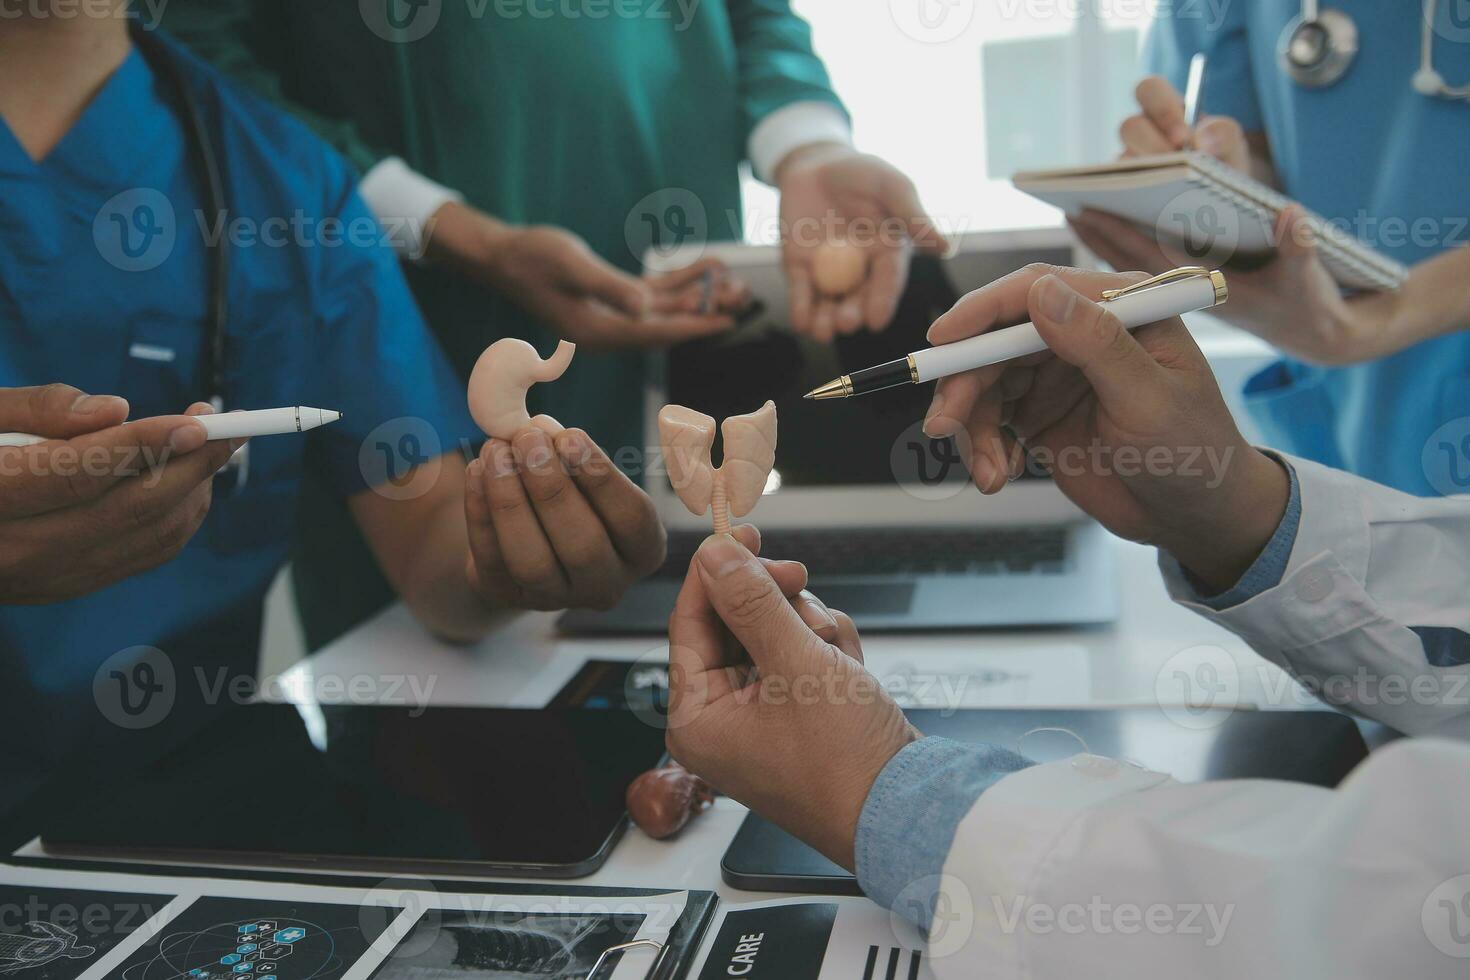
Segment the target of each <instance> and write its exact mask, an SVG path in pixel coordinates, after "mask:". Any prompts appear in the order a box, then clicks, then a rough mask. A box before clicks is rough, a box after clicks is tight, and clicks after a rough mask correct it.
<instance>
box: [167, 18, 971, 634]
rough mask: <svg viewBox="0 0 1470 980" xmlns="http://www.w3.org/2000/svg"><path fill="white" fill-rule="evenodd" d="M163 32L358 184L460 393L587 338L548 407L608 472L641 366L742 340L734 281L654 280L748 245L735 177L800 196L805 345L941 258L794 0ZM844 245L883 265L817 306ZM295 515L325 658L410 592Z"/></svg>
mask: <svg viewBox="0 0 1470 980" xmlns="http://www.w3.org/2000/svg"><path fill="white" fill-rule="evenodd" d="M163 26H164V27H165V28H166V29H167V30H169V31H170V32H172V33H173V34H174V35H175V36H177V37H178V38H179V39H180V40H182V41H184V42H185V43H186V44H188V45H189V46H191V47H192V48H194V50H196V51H197V52H199V53H200V54H202V55H203V56H204V57H205V58H207V59H208V60H210V61H212V62H213V63H214V64H215V65H216V66H218V67H220V68H222V69H223V70H225V71H226V72H227V73H229V74H231V75H233V76H235V77H236V78H237V79H238V80H241V81H243V82H245V83H247V84H248V85H250V86H251V87H253V88H255V89H256V90H257V91H258V92H260V93H262V94H263V95H265V96H266V97H268V98H270V99H272V100H274V101H276V102H277V103H278V104H280V105H282V106H284V107H285V108H287V109H288V110H289V111H291V112H293V113H294V114H296V115H297V116H299V117H300V118H302V119H303V120H304V121H306V122H307V123H308V124H310V125H311V126H312V127H313V128H314V129H316V130H317V131H318V133H320V134H321V135H323V136H325V137H326V138H327V139H328V140H329V141H331V142H332V143H333V144H335V145H336V146H337V147H338V148H339V149H340V150H341V151H342V152H343V153H344V154H345V155H346V156H347V157H348V158H349V159H350V160H351V161H352V162H354V163H355V164H356V165H357V166H358V168H359V169H360V170H361V171H362V173H363V181H362V186H361V192H362V194H363V197H364V198H365V199H366V200H367V202H368V204H369V206H370V207H371V208H372V210H373V211H374V212H375V213H376V214H377V215H378V217H379V220H380V221H381V222H382V224H383V227H384V230H385V234H387V235H388V236H389V237H390V239H391V240H392V241H393V242H394V244H395V246H397V247H398V248H399V249H400V252H401V254H402V255H403V256H404V258H405V259H407V260H409V262H410V264H409V275H410V280H411V282H412V284H413V286H414V292H415V295H416V297H417V299H418V301H419V304H420V306H421V307H422V309H423V312H424V314H425V315H426V317H427V319H428V322H429V324H430V326H431V327H432V329H433V330H434V332H435V333H436V335H437V336H438V338H439V341H440V343H441V344H442V345H443V347H444V349H445V350H446V352H447V353H448V354H449V357H450V360H451V362H452V364H453V365H454V367H455V369H456V370H457V371H458V372H459V374H460V376H461V377H462V378H465V377H468V374H469V372H470V369H471V368H472V366H473V364H474V361H475V359H476V358H477V357H478V356H479V354H480V353H481V351H483V350H484V348H485V347H486V346H487V345H489V344H490V343H491V342H493V341H494V340H496V339H498V338H500V337H505V336H514V337H520V338H522V339H525V340H527V341H529V342H531V343H532V344H534V345H536V346H537V348H538V349H540V350H541V351H542V353H543V354H545V353H548V352H549V350H550V347H551V345H552V344H553V342H554V340H555V339H557V338H564V339H567V340H571V341H574V342H576V343H578V344H579V345H581V350H580V351H579V353H578V355H577V357H576V360H575V361H574V362H573V364H572V367H571V369H570V370H569V371H568V372H567V374H566V375H565V376H564V377H563V378H562V380H561V381H559V382H558V383H557V384H555V385H550V386H539V387H538V388H533V389H532V392H531V403H532V404H531V406H530V407H531V411H532V412H533V413H535V412H548V413H550V414H553V415H555V416H556V417H557V418H558V419H560V420H561V421H562V422H563V423H564V424H566V425H574V426H580V427H582V428H584V429H586V430H587V431H588V432H589V433H590V434H591V435H592V437H593V439H595V440H596V441H597V442H598V443H599V444H601V445H603V446H604V447H606V448H607V449H608V451H609V453H613V454H615V453H616V450H617V449H618V448H620V447H640V446H641V445H642V442H643V439H642V418H641V389H642V379H643V372H644V351H645V350H646V349H648V348H650V347H656V346H661V345H666V344H670V343H674V342H677V341H680V340H685V339H692V338H695V337H699V336H703V335H708V334H712V333H716V332H719V331H721V330H724V329H727V328H729V327H730V326H731V325H732V321H731V318H730V316H729V315H728V308H729V307H730V305H731V304H732V303H734V302H736V301H737V300H738V297H739V288H738V286H736V285H734V284H731V283H728V282H724V281H723V280H721V281H720V284H719V285H718V287H717V288H715V290H714V301H713V302H708V303H707V302H702V301H699V300H696V301H695V302H693V303H691V302H690V299H689V287H688V286H687V284H685V283H684V282H682V281H675V282H673V283H660V282H658V281H650V280H644V279H642V278H640V277H639V276H638V275H637V274H636V273H637V270H638V269H639V266H640V260H641V258H642V255H643V253H644V252H645V250H646V249H648V248H649V247H651V246H652V247H657V248H660V249H667V248H670V247H672V246H674V245H680V244H687V243H688V242H691V241H692V242H698V241H701V240H705V241H717V240H729V239H738V238H739V237H740V236H741V235H742V231H743V229H742V209H741V196H740V177H739V168H740V165H741V163H742V162H745V161H749V162H750V164H751V165H752V167H753V168H754V171H755V173H756V175H757V176H758V177H759V178H761V179H763V180H765V181H767V182H769V183H771V184H773V185H775V186H776V187H777V188H778V189H779V190H780V191H781V197H782V204H781V227H782V230H783V241H784V243H785V256H786V268H787V272H788V278H789V281H790V285H791V287H792V288H791V294H792V322H793V325H794V326H795V327H796V329H798V330H801V331H803V332H807V333H809V334H811V335H813V336H815V337H818V338H830V337H832V336H834V335H836V334H838V333H851V332H853V331H856V330H859V329H862V328H864V327H867V328H869V329H881V328H882V327H883V326H886V325H887V323H888V321H889V320H890V319H891V317H892V314H893V310H894V307H895V306H896V304H897V301H898V298H899V296H900V294H901V292H902V288H903V284H904V278H905V276H906V274H907V266H908V257H909V255H910V253H911V251H912V250H913V248H914V247H918V248H921V249H929V250H935V251H941V250H943V249H944V248H945V247H946V243H945V242H944V240H943V238H942V236H941V235H940V233H939V232H938V231H937V229H935V228H934V226H933V224H932V222H930V221H929V220H928V219H927V217H926V216H925V214H924V211H923V209H922V207H921V206H920V204H919V202H918V199H917V196H916V194H915V191H914V188H913V186H912V184H911V183H910V182H909V181H908V180H907V178H905V177H904V176H903V175H902V174H901V173H899V172H898V171H897V170H895V169H894V168H893V167H891V166H889V165H888V164H886V163H884V162H883V161H881V160H878V159H876V158H874V157H871V156H865V155H862V154H859V153H858V152H857V151H856V150H854V149H853V146H852V142H851V137H850V127H849V122H848V118H847V115H846V112H845V110H844V109H843V107H842V103H841V102H840V100H839V99H838V97H837V96H836V94H835V93H834V92H833V91H832V87H831V84H830V82H829V80H828V76H827V72H826V70H825V68H824V67H823V65H822V63H821V61H820V60H819V59H818V58H817V57H816V55H815V54H814V53H813V51H812V43H811V31H810V28H809V27H808V26H807V24H806V23H805V22H804V21H803V20H801V19H800V18H799V17H797V16H796V15H795V14H794V13H793V12H792V11H791V9H790V4H789V2H788V0H312V2H310V3H302V2H299V0H189V2H187V3H176V4H170V5H168V7H167V9H166V13H165V16H164V19H163ZM234 164H235V165H238V166H249V165H250V162H249V161H234ZM832 238H847V239H849V240H851V241H853V242H854V243H857V244H861V245H865V246H868V247H867V248H865V249H864V254H865V256H866V257H867V261H866V275H865V277H864V278H863V280H862V282H861V284H860V285H859V286H857V287H856V288H854V289H853V290H851V291H850V292H849V293H848V294H846V295H842V296H819V295H818V294H817V293H816V291H815V290H814V289H813V287H812V285H811V275H810V269H811V261H812V257H813V255H815V254H816V253H817V250H818V248H819V246H820V245H822V244H823V243H824V242H826V241H829V240H830V239H832ZM681 286H683V288H679V287H681ZM698 291H699V290H696V292H698ZM406 462H408V461H406ZM302 506H303V508H304V511H305V513H304V514H303V520H302V522H301V526H302V528H303V538H302V541H301V543H300V545H299V546H298V549H297V554H296V556H295V560H294V565H293V568H294V579H295V585H296V592H297V599H298V605H299V607H300V609H301V613H302V620H303V625H304V626H305V629H306V635H307V641H308V644H309V645H310V646H312V647H313V648H315V647H317V646H320V645H321V644H323V643H324V642H326V641H328V640H330V639H331V638H333V637H335V636H336V635H338V634H340V633H341V632H343V631H344V630H345V629H347V628H349V627H351V626H352V625H354V624H355V623H357V622H359V621H360V620H362V619H364V618H366V617H367V616H368V615H370V614H371V613H372V612H374V611H375V610H376V609H378V608H380V607H381V606H382V605H383V604H385V603H386V602H388V601H389V600H390V599H391V596H392V592H391V590H390V589H389V588H388V586H387V584H386V582H384V581H383V580H382V579H381V576H378V575H376V572H375V566H374V563H373V561H372V559H371V556H370V554H369V553H368V552H367V550H366V548H365V547H364V546H363V545H362V544H361V541H360V539H358V538H357V537H356V535H355V532H353V530H352V528H351V527H350V525H349V523H348V521H347V519H346V516H345V512H344V511H343V510H342V507H341V503H340V501H337V500H335V499H333V498H332V497H331V496H330V495H329V494H328V493H327V492H326V491H325V489H324V488H321V487H308V489H307V490H306V491H305V493H304V495H303V504H302Z"/></svg>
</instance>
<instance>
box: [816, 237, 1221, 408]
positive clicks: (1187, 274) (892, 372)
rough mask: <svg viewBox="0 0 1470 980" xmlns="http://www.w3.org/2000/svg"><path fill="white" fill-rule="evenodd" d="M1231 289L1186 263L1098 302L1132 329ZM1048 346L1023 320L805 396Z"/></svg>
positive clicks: (898, 381)
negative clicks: (1184, 265)
mask: <svg viewBox="0 0 1470 980" xmlns="http://www.w3.org/2000/svg"><path fill="white" fill-rule="evenodd" d="M1228 295H1229V290H1228V289H1227V288H1226V285H1225V276H1224V275H1223V274H1222V273H1220V272H1211V271H1210V270H1209V269H1205V268H1201V267H1199V266H1187V267H1185V268H1182V269H1175V270H1173V271H1172V272H1166V273H1164V274H1163V275H1161V276H1154V277H1153V278H1152V279H1146V280H1144V281H1143V282H1139V283H1134V284H1133V285H1131V286H1124V287H1122V288H1120V289H1109V290H1106V291H1104V292H1103V294H1102V298H1101V299H1100V300H1099V302H1100V303H1101V304H1102V305H1104V306H1106V307H1107V308H1108V310H1109V311H1110V312H1111V313H1112V314H1113V315H1114V316H1116V317H1117V318H1118V319H1119V320H1121V321H1122V322H1123V326H1125V327H1127V328H1128V329H1129V330H1134V329H1137V328H1138V327H1141V326H1144V325H1145V324H1149V323H1157V322H1158V321H1160V320H1167V319H1169V318H1170V317H1175V316H1181V315H1183V314H1185V313H1193V312H1194V311H1196V310H1207V309H1209V308H1210V307H1212V306H1219V305H1220V304H1221V303H1223V302H1225V299H1226V297H1227V296H1228ZM1044 350H1046V341H1044V340H1042V339H1041V334H1040V333H1039V332H1037V330H1036V325H1035V324H1032V323H1021V324H1017V325H1016V326H1014V327H1005V328H1002V329H1000V330H991V331H989V332H988V333H982V334H979V335H978V336H974V337H969V338H967V339H965V340H960V341H956V342H955V343H953V344H941V345H940V346H938V347H930V348H928V349H927V350H921V351H915V352H914V353H912V354H910V355H909V356H908V357H900V358H899V359H898V360H896V361H889V362H888V363H887V364H879V365H878V366H877V367H870V368H864V369H863V370H861V371H854V372H853V373H852V374H844V375H843V376H842V377H840V378H836V379H834V380H832V381H828V382H827V383H826V384H824V385H822V386H821V387H820V388H816V389H814V390H812V391H809V392H807V393H806V397H807V398H812V399H815V400H817V401H827V400H828V399H832V398H851V397H853V396H854V395H866V394H868V393H869V392H874V391H882V390H883V389H884V388H896V387H898V386H899V385H903V384H923V383H924V382H925V381H934V380H937V379H939V378H943V377H947V376H949V375H951V374H960V373H961V372H964V371H973V370H975V369H976V368H982V367H986V366H988V365H991V364H1000V363H1001V362H1002V361H1009V360H1012V359H1014V358H1017V357H1025V356H1026V355H1027V354H1036V353H1039V352H1040V351H1044Z"/></svg>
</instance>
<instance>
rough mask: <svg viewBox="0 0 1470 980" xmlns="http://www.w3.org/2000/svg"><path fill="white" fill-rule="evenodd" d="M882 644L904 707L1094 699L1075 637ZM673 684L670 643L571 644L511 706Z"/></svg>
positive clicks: (659, 697)
mask: <svg viewBox="0 0 1470 980" xmlns="http://www.w3.org/2000/svg"><path fill="white" fill-rule="evenodd" d="M889 643H890V645H892V641H889ZM875 646H876V647H877V649H873V650H871V651H869V652H868V654H867V660H866V662H867V666H868V669H869V670H870V671H872V673H873V674H874V676H876V677H877V678H878V680H879V682H881V683H882V684H883V687H884V689H885V690H887V691H888V693H889V694H890V695H891V696H892V697H893V699H894V700H895V701H897V702H898V704H899V707H902V708H935V709H940V710H947V711H958V710H961V709H964V708H1057V707H1077V706H1081V705H1087V704H1089V703H1091V700H1092V671H1091V661H1090V660H1089V658H1088V655H1087V651H1086V649H1084V648H1083V647H1081V646H1077V645H1073V644H1047V645H1044V646H1028V647H1020V648H1007V649H1003V650H989V649H983V648H982V649H974V648H972V647H968V646H966V645H964V644H962V643H955V644H953V645H951V644H949V643H939V644H935V643H929V644H927V645H926V646H925V647H923V648H920V649H917V650H906V651H903V652H894V651H889V650H885V649H883V645H882V644H875ZM667 690H668V653H667V650H665V649H662V648H660V649H659V650H657V651H655V652H653V653H651V654H649V655H646V656H644V657H642V658H640V659H638V660H636V661H635V660H620V659H603V658H600V657H591V658H589V657H588V656H587V653H586V652H585V651H580V650H576V651H565V652H563V653H559V654H558V655H557V656H556V657H554V658H553V659H552V661H551V662H550V663H548V664H547V665H546V668H545V669H544V670H543V671H542V674H541V676H540V677H538V678H537V679H536V680H535V681H534V682H533V683H531V684H528V685H526V686H525V687H524V688H522V689H521V690H520V691H518V692H517V693H516V695H515V697H514V699H513V704H512V706H513V707H517V708H545V707H550V706H558V707H597V708H618V709H625V708H632V709H634V710H644V709H645V708H647V707H648V705H649V704H650V703H656V704H659V705H660V706H661V705H663V704H666V703H667Z"/></svg>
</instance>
